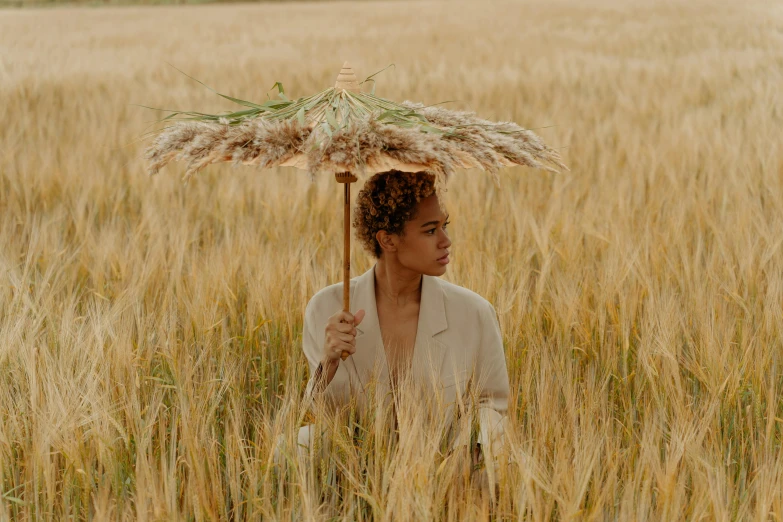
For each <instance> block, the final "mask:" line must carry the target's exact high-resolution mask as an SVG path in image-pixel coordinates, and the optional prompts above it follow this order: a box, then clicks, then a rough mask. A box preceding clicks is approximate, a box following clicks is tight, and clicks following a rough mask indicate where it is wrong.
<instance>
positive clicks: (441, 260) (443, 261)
mask: <svg viewBox="0 0 783 522" xmlns="http://www.w3.org/2000/svg"><path fill="white" fill-rule="evenodd" d="M438 263H440V264H441V265H448V264H449V254H446V255H445V256H443V257H441V258H439V259H438Z"/></svg>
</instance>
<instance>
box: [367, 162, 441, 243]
mask: <svg viewBox="0 0 783 522" xmlns="http://www.w3.org/2000/svg"><path fill="white" fill-rule="evenodd" d="M435 193H436V187H435V176H434V175H432V174H428V173H426V172H400V171H399V170H390V171H388V172H379V173H377V174H375V175H374V176H373V177H371V178H370V179H369V180H367V182H366V183H365V184H364V187H362V189H361V190H360V191H359V194H358V195H357V197H356V213H355V215H354V218H353V226H354V227H355V228H356V236H357V238H358V239H359V241H361V243H362V246H364V248H365V249H366V250H367V251H368V252H369V253H370V254H372V255H373V256H374V257H375V258H376V259H378V258H380V257H381V252H382V250H381V246H380V245H379V244H378V240H377V239H375V234H377V233H378V231H379V230H385V231H386V232H387V233H389V234H400V235H402V234H403V229H404V227H405V223H406V222H408V221H410V220H411V219H412V218H413V217H414V216H415V215H416V209H417V205H418V203H419V201H421V200H422V199H424V198H427V197H429V196H432V195H433V194H435Z"/></svg>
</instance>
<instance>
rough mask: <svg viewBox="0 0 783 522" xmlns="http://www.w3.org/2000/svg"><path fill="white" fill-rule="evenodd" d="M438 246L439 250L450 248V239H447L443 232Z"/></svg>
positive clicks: (447, 236)
mask: <svg viewBox="0 0 783 522" xmlns="http://www.w3.org/2000/svg"><path fill="white" fill-rule="evenodd" d="M438 246H440V247H441V248H449V247H450V246H451V239H449V235H448V234H446V233H445V232H444V233H443V239H441V241H440V245H438Z"/></svg>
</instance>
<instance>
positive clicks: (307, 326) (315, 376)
mask: <svg viewBox="0 0 783 522" xmlns="http://www.w3.org/2000/svg"><path fill="white" fill-rule="evenodd" d="M315 310H316V303H315V299H311V300H310V301H309V302H308V303H307V307H306V308H305V317H304V324H303V325H302V351H303V352H304V354H305V357H306V358H307V365H308V368H309V370H310V379H309V380H308V382H307V387H306V388H305V393H304V402H305V405H306V407H307V408H308V409H309V408H310V407H311V406H312V402H313V400H314V399H315V396H316V394H315V392H314V390H315V385H316V383H317V382H318V380H319V379H320V378H321V374H322V373H323V365H322V364H321V360H322V359H323V345H324V324H321V323H319V321H318V319H317V314H316V313H315ZM344 366H345V364H344V363H343V362H341V363H340V365H339V366H338V367H337V372H336V373H335V375H334V378H333V379H332V381H331V382H330V383H329V384H328V385H327V386H326V388H324V389H323V390H322V391H321V395H323V396H324V397H325V398H328V399H330V400H332V401H333V402H335V401H336V402H339V401H340V399H341V398H342V396H341V383H342V382H343V381H344V380H345V378H346V376H345V373H346V370H345V368H344Z"/></svg>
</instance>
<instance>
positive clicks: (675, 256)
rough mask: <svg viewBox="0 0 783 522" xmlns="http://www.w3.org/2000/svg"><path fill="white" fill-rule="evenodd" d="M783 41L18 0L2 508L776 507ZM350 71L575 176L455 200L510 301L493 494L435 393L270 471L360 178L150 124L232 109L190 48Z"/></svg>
mask: <svg viewBox="0 0 783 522" xmlns="http://www.w3.org/2000/svg"><path fill="white" fill-rule="evenodd" d="M782 27H783V10H782V9H781V8H780V6H779V5H778V4H776V3H773V2H756V1H750V2H716V3H697V2H665V3H657V2H656V3H654V4H650V3H648V2H621V1H619V0H611V1H609V0H607V1H600V2H593V3H592V5H590V6H588V5H587V4H586V3H583V2H577V1H575V0H563V1H559V2H543V1H523V2H500V1H499V2H491V3H489V2H475V3H457V2H416V3H414V2H411V3H408V2H393V3H373V4H364V3H356V4H354V3H335V4H321V3H318V4H293V5H241V6H201V7H187V8H173V7H172V8H169V7H156V8H130V7H129V8H112V9H105V10H89V9H52V10H43V11H32V10H31V11H6V12H3V13H2V16H0V44H1V45H2V47H3V52H2V58H0V102H1V103H0V108H1V110H2V114H3V121H4V123H3V125H2V126H0V520H65V519H70V518H90V517H92V519H94V520H210V519H216V520H217V519H220V520H258V519H260V518H264V519H270V520H273V519H278V520H291V519H309V518H318V519H321V518H323V519H329V518H331V519H334V518H337V519H345V520H354V519H364V520H369V519H371V518H374V519H376V520H392V519H394V520H427V519H451V520H466V519H475V520H485V519H488V518H489V517H490V516H494V517H496V518H498V519H506V518H508V519H524V520H550V519H561V520H567V519H587V520H595V519H599V520H604V519H620V520H678V519H681V520H758V521H766V520H780V519H781V517H783V493H782V492H783V450H781V442H783V400H781V397H782V396H783V395H782V394H783V372H782V371H781V365H782V364H783V358H781V353H783V352H782V349H783V345H782V341H781V333H782V332H783V313H782V312H781V305H782V304H783V303H782V301H783V268H782V267H783V220H782V219H781V217H780V216H781V215H783V174H781V173H782V172H783V145H782V144H781V140H780V129H781V125H783V109H781V107H783V89H781V88H780V86H781V85H782V84H783V77H782V75H781V70H783V69H782V68H781V65H783V31H782V30H781V28H782ZM346 59H347V60H350V61H351V63H352V65H353V66H354V68H355V69H356V70H357V73H358V75H359V76H362V77H363V76H366V75H367V74H370V73H372V72H374V71H376V70H378V69H380V68H382V67H384V66H386V65H387V64H388V63H390V62H394V63H396V68H395V69H394V70H390V71H387V73H384V77H383V81H382V82H381V83H379V90H378V94H379V95H382V96H384V97H388V98H391V99H397V100H402V99H411V100H419V101H421V102H423V103H425V104H428V103H436V102H439V101H443V100H458V101H457V102H456V103H454V104H451V105H450V107H451V108H455V109H467V110H475V111H476V112H477V113H478V114H480V115H482V116H484V117H486V118H490V119H498V120H513V121H516V122H518V123H519V124H521V125H523V126H526V127H532V128H537V130H536V132H537V133H538V134H540V135H541V137H542V138H543V139H544V141H545V142H546V143H548V144H550V145H552V146H553V147H560V149H559V150H560V151H561V153H562V154H563V159H564V162H565V163H566V164H568V166H569V167H570V168H571V172H566V173H561V174H553V173H547V172H539V171H531V170H525V169H523V168H515V169H508V170H504V171H503V172H502V173H501V182H502V188H501V189H500V190H499V189H497V188H495V187H494V185H493V184H492V182H491V180H490V178H489V177H488V176H487V175H485V174H483V173H481V172H463V173H458V174H457V176H455V178H454V179H453V182H452V183H451V185H450V188H449V193H448V195H449V201H448V208H449V211H450V214H451V222H452V225H451V227H450V228H451V234H452V239H453V241H454V245H453V262H452V264H451V265H449V272H448V273H447V275H446V276H445V277H446V278H447V279H448V280H450V281H452V282H455V283H457V284H460V285H463V286H465V287H468V288H470V289H472V290H475V291H476V292H478V293H480V294H481V295H483V296H485V297H486V298H487V299H489V300H490V301H491V302H493V303H494V305H495V307H496V309H497V311H498V314H499V318H500V322H501V327H502V329H503V334H504V340H505V343H506V349H507V360H508V368H509V371H510V377H511V389H512V397H511V404H512V405H513V406H512V412H511V417H512V418H511V429H510V434H509V436H510V441H511V443H512V445H511V446H509V447H508V448H506V450H505V453H504V454H503V459H502V466H501V469H500V476H499V478H500V485H499V488H498V496H497V503H496V504H495V505H494V507H493V506H492V504H491V503H490V502H489V499H488V497H487V496H486V495H484V493H483V490H482V489H480V488H479V489H476V488H474V489H471V488H470V487H466V486H470V484H467V485H466V484H465V482H464V480H463V470H464V469H466V465H465V462H466V461H467V457H466V456H465V455H459V454H458V455H455V458H453V459H450V460H448V461H443V459H442V457H440V456H439V455H438V453H437V447H436V446H434V445H433V444H434V443H433V439H432V437H431V435H432V433H431V431H432V429H431V428H429V427H428V426H427V425H426V423H425V422H424V421H423V420H422V417H421V416H420V415H419V414H420V412H418V411H417V408H416V407H415V404H416V403H415V401H414V400H413V399H414V398H410V397H409V398H408V401H407V402H406V403H407V404H408V405H410V406H409V407H408V408H407V409H405V411H403V412H402V413H401V426H402V428H403V430H402V432H401V435H400V437H399V440H396V441H390V440H387V439H386V437H387V436H388V430H387V429H385V428H383V422H384V419H383V418H382V417H379V418H378V419H375V420H372V419H367V418H363V419H359V421H360V422H359V423H358V425H359V426H360V429H359V430H358V431H357V433H358V434H359V439H358V443H357V444H353V443H352V441H351V440H349V438H348V432H347V431H346V430H344V429H340V431H339V433H338V434H337V435H336V436H335V437H334V444H336V445H337V447H336V448H335V449H334V451H333V453H332V454H333V455H334V456H335V458H334V459H332V460H329V461H326V462H324V463H323V465H322V466H319V467H318V469H317V470H316V471H317V473H314V474H312V475H308V472H307V471H306V470H304V469H302V468H300V467H299V466H298V464H297V462H296V460H295V459H293V460H291V461H290V462H289V464H288V465H287V467H286V468H285V469H284V470H283V475H280V474H276V472H274V470H272V469H271V468H270V461H271V457H272V451H273V444H274V440H275V437H276V436H277V435H278V434H279V433H282V434H283V435H284V437H287V438H288V439H289V442H290V439H291V438H292V437H293V435H294V430H295V428H296V419H297V417H296V413H297V408H296V407H297V404H298V401H299V399H300V396H301V392H302V389H303V385H304V382H305V379H306V369H305V368H306V364H305V360H304V357H303V356H302V354H301V350H300V340H299V336H300V333H301V322H302V313H303V310H304V306H305V304H306V302H307V299H308V298H309V297H310V296H311V295H312V294H313V293H314V292H315V291H317V290H318V289H320V288H322V287H323V286H325V285H327V284H331V283H335V282H338V281H340V274H341V252H342V241H341V234H342V216H341V212H342V211H341V187H340V186H338V185H337V184H336V183H335V182H334V180H333V179H322V180H320V181H318V182H317V183H316V184H314V185H311V184H310V183H309V181H308V178H307V175H306V174H305V173H303V172H300V171H293V170H290V171H289V170H281V171H268V172H259V171H256V170H253V169H252V168H249V167H242V168H231V167H230V166H219V167H218V166H211V167H209V168H207V169H205V171H204V172H202V173H201V174H199V176H197V177H195V178H193V179H191V181H190V183H189V184H188V186H186V187H183V186H182V185H181V183H180V177H181V175H182V173H183V171H182V168H181V166H180V165H177V164H173V165H171V166H168V167H166V169H164V170H162V171H161V173H160V174H159V175H158V176H156V177H154V178H149V177H147V175H146V173H145V166H144V163H143V160H142V154H141V152H142V150H143V147H144V145H145V143H136V142H133V140H134V137H135V136H138V135H140V134H141V133H142V132H143V131H144V130H145V121H149V120H153V119H155V118H158V117H160V116H162V115H161V114H154V113H152V112H150V111H146V110H144V109H141V108H138V107H134V106H131V105H130V104H131V103H139V104H145V105H152V106H156V107H163V108H168V109H191V108H199V109H201V110H204V111H205V112H219V111H222V110H225V109H232V108H233V107H232V106H231V104H229V103H228V102H225V100H223V101H221V99H220V98H218V97H217V96H215V95H214V94H213V93H211V92H210V91H208V90H206V89H205V88H203V87H202V86H200V85H198V84H197V83H195V82H193V81H192V80H189V79H187V78H186V77H185V76H183V75H181V74H180V73H178V72H176V71H175V70H174V69H173V68H171V67H169V66H168V65H166V63H165V62H166V61H168V62H171V63H172V64H174V65H176V66H177V67H179V68H181V69H182V70H184V71H186V72H188V73H189V74H191V75H193V76H194V77H196V78H199V79H200V80H202V81H204V82H205V83H206V84H208V85H210V86H212V87H214V88H216V89H217V90H218V91H219V92H222V93H227V94H231V95H233V96H236V97H239V98H242V99H263V96H264V93H265V91H266V89H268V88H270V87H272V85H273V83H274V82H275V81H282V82H283V83H284V84H285V85H286V91H287V92H288V93H289V94H290V95H292V96H301V95H304V94H309V93H312V92H317V91H319V90H321V89H323V88H325V87H328V86H329V85H331V84H332V83H333V82H334V77H335V75H336V73H337V71H338V70H339V68H340V66H341V65H342V63H343V61H344V60H346ZM273 93H274V91H272V94H273ZM547 126H553V127H549V128H541V127H547ZM355 244H356V243H355ZM369 262H370V260H369V259H368V257H367V256H366V255H365V254H364V253H363V252H360V251H358V248H357V249H356V253H355V258H354V260H353V268H354V271H355V273H360V272H361V271H363V270H365V269H366V268H368V267H369V266H370V265H369ZM322 420H323V421H325V419H322ZM371 421H372V422H371ZM459 459H462V460H459ZM444 462H445V463H444ZM474 485H475V484H474Z"/></svg>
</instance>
